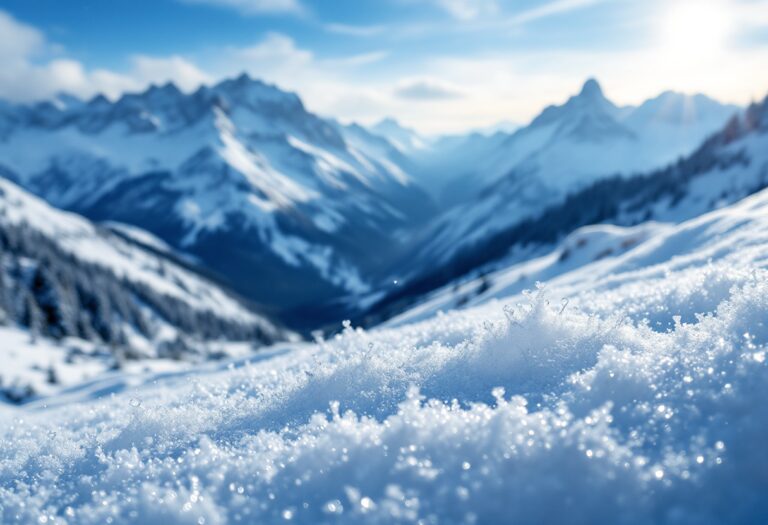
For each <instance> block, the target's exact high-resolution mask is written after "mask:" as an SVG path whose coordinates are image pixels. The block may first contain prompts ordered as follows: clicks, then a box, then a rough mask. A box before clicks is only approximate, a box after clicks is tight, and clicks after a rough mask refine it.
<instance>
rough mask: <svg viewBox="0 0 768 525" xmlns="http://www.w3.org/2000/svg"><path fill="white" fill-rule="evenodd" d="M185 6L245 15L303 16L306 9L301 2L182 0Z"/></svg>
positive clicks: (297, 0)
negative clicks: (190, 5) (229, 11)
mask: <svg viewBox="0 0 768 525" xmlns="http://www.w3.org/2000/svg"><path fill="white" fill-rule="evenodd" d="M180 1H181V2H183V3H185V4H205V5H212V6H217V7H224V8H229V9H235V10H237V11H239V12H240V13H242V14H245V15H259V14H265V13H288V14H303V13H305V12H306V9H305V7H304V6H303V4H301V2H300V1H299V0H180Z"/></svg>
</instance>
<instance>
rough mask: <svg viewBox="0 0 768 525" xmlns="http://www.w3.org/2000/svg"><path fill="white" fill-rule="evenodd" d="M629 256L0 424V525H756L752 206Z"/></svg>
mask: <svg viewBox="0 0 768 525" xmlns="http://www.w3.org/2000/svg"><path fill="white" fill-rule="evenodd" d="M593 233H594V232H593ZM640 233H642V232H638V231H633V232H627V231H621V230H616V231H607V232H602V233H599V234H595V235H592V236H591V237H590V239H591V240H593V241H596V242H597V241H599V243H607V244H611V243H610V242H609V241H610V238H612V237H611V236H612V235H616V236H618V237H617V238H621V239H625V240H626V238H627V235H628V234H631V237H632V238H636V237H637V239H638V241H637V243H632V244H628V243H619V244H620V245H621V246H623V251H621V252H620V253H618V254H617V253H613V254H608V255H605V256H602V257H597V259H598V260H597V261H595V262H588V264H586V265H584V266H580V267H578V266H574V267H573V268H571V269H570V271H566V272H564V273H558V272H556V271H552V272H551V273H550V274H546V278H547V279H549V281H548V282H547V285H546V286H545V287H544V288H540V289H538V290H534V291H533V292H530V293H528V294H517V293H516V291H515V290H514V289H513V288H509V287H507V288H504V285H503V283H502V281H501V280H498V281H497V282H498V283H499V284H498V287H497V288H496V289H495V290H494V292H493V293H492V294H491V295H489V296H488V297H496V298H497V299H495V300H486V302H485V303H484V304H481V305H477V306H475V307H472V308H470V309H467V310H463V311H453V312H450V313H445V314H437V315H436V316H434V317H430V316H429V315H427V314H425V315H424V316H423V319H424V320H423V321H419V322H415V323H411V324H403V325H402V326H397V327H393V328H387V329H382V330H377V331H372V332H365V331H363V330H359V329H354V328H352V327H348V328H347V329H346V330H345V331H344V333H343V334H341V335H339V336H338V337H336V338H334V339H333V340H331V341H327V342H322V343H319V344H316V345H292V346H285V347H276V348H273V349H270V350H268V351H266V352H264V353H262V354H258V355H257V356H254V357H251V358H246V359H239V360H236V361H232V362H230V363H228V364H223V365H206V366H204V367H200V368H195V369H192V370H190V371H187V372H183V373H181V372H179V373H149V374H144V375H138V376H135V377H134V378H133V380H131V381H125V380H123V381H122V382H120V380H119V379H115V378H113V379H112V380H110V381H112V383H107V384H108V385H109V384H111V385H112V387H111V388H102V389H99V388H84V389H79V390H78V389H73V390H71V391H70V392H68V393H67V394H66V395H64V396H59V397H57V398H56V403H55V404H54V402H53V400H49V401H46V400H40V401H38V402H36V403H34V404H31V405H27V406H23V407H21V408H13V407H10V406H2V405H0V440H1V442H2V443H3V445H2V447H0V522H2V523H78V524H89V523H142V524H154V523H162V524H163V525H170V524H176V523H178V524H202V525H205V524H209V525H210V524H223V523H283V522H295V523H311V524H316V523H441V524H443V523H523V524H528V523H530V524H534V523H535V524H539V523H585V524H599V523H612V524H625V523H626V524H630V523H631V524H635V523H637V524H649V523H669V524H688V523H691V524H693V523H696V524H722V523H764V522H765V521H766V519H768V501H767V500H766V499H765V494H764V493H765V487H766V486H768V448H766V446H765V437H766V436H768V415H767V414H768V412H766V410H765V400H766V399H768V363H766V360H765V357H766V346H765V345H766V344H767V343H768V326H766V324H765V321H766V319H768V271H766V270H765V269H764V267H765V266H766V265H767V264H768V193H762V194H759V195H757V196H755V197H752V198H750V199H748V200H746V201H744V202H743V203H741V204H739V205H736V206H734V207H731V208H729V209H726V210H722V211H720V212H715V213H713V214H709V215H707V216H704V217H701V218H699V219H696V220H694V221H691V222H689V223H685V224H682V225H680V226H675V227H666V226H658V227H657V228H655V230H654V231H653V232H651V233H649V234H648V235H645V234H643V235H640ZM587 245H589V242H588V243H587ZM581 246H585V245H584V244H582V245H581ZM594 255H595V256H596V255H602V253H600V254H594ZM570 256H572V257H578V254H570ZM592 258H593V257H592V256H590V257H587V260H588V261H591V260H592ZM558 260H562V257H560V256H557V257H555V258H554V259H553V260H552V261H548V262H547V261H539V262H540V263H541V264H540V266H539V267H538V268H539V270H541V271H544V272H545V273H546V271H545V270H546V268H549V269H553V268H554V266H553V265H556V264H558V262H557V261H558ZM568 260H569V259H568V258H566V259H565V261H564V262H563V263H562V264H565V263H567V261H568ZM585 262H587V261H585ZM569 264H570V263H569ZM509 271H510V272H514V271H515V269H511V270H509ZM547 271H548V270H547ZM510 275H511V274H510ZM516 282H517V280H511V281H510V283H516ZM510 286H511V284H510ZM436 310H439V308H436ZM416 317H417V316H414V319H416ZM116 381H117V382H116Z"/></svg>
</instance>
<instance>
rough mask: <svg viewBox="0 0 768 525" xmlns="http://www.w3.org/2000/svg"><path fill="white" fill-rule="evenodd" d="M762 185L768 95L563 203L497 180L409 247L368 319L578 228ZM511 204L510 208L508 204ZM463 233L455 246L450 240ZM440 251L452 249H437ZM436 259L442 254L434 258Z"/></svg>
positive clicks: (767, 155)
mask: <svg viewBox="0 0 768 525" xmlns="http://www.w3.org/2000/svg"><path fill="white" fill-rule="evenodd" d="M766 186H768V97H767V98H766V99H765V100H763V101H762V102H760V103H754V104H752V105H750V106H749V107H748V108H747V109H746V110H745V111H743V112H740V113H738V114H736V115H734V116H733V117H732V118H731V119H730V120H729V121H728V122H727V124H726V125H725V126H724V127H722V129H721V130H720V131H718V132H717V133H714V134H713V135H711V136H710V137H709V138H708V139H706V140H705V141H704V142H703V143H702V144H701V145H700V146H699V147H698V148H697V149H696V150H695V151H694V152H693V153H692V154H690V155H688V156H686V157H683V158H681V159H679V160H678V161H677V162H674V163H672V164H669V165H668V166H666V167H664V168H660V169H656V170H653V171H650V172H648V173H645V174H637V175H631V176H621V175H616V176H612V177H606V178H601V179H599V180H596V181H594V182H592V183H591V184H589V185H585V186H583V187H581V188H579V189H574V190H573V191H571V192H570V193H568V194H567V195H566V196H565V197H562V196H559V195H558V194H556V193H547V191H550V192H551V189H549V188H547V187H546V186H545V185H543V184H541V183H540V181H539V180H538V179H537V178H536V177H535V176H533V175H529V176H528V177H527V178H510V179H506V180H502V181H500V182H499V183H498V184H497V185H496V186H494V188H493V190H492V191H489V192H488V193H487V194H486V195H484V197H485V198H484V199H483V200H482V204H483V205H484V206H485V207H479V206H478V205H477V204H475V206H474V208H469V207H467V208H459V209H458V210H455V211H452V212H451V213H450V215H449V216H448V217H443V218H442V219H441V223H440V226H439V227H438V228H435V229H433V230H431V231H430V233H429V238H428V240H425V241H424V242H423V243H422V244H421V246H419V247H418V248H415V249H414V252H415V253H417V254H419V255H411V257H410V258H409V260H408V263H410V264H411V265H412V266H411V268H413V271H414V275H415V276H411V277H410V278H408V277H406V278H402V280H403V283H402V284H401V286H400V287H399V288H398V289H397V290H395V291H394V292H392V293H390V294H389V296H388V297H387V298H385V299H384V300H382V301H380V302H379V304H378V305H377V306H375V307H373V309H372V311H376V312H377V314H376V315H374V316H371V317H369V318H368V322H371V323H375V322H379V321H381V319H382V318H388V317H390V316H392V315H397V314H398V313H400V312H402V311H403V310H404V309H407V308H408V307H409V306H410V305H411V304H412V303H414V302H417V303H418V302H421V301H423V300H424V296H425V294H429V293H430V292H432V291H433V290H435V289H437V288H440V287H442V286H445V285H447V284H451V285H452V286H455V284H454V283H461V282H462V280H465V279H467V277H468V276H470V277H471V276H473V275H474V276H475V277H477V274H478V273H487V272H488V271H491V270H492V269H493V268H496V267H498V266H499V265H502V266H503V265H504V264H505V262H504V261H505V259H506V263H507V264H508V263H509V261H510V260H514V261H521V260H523V259H526V258H530V257H531V256H533V255H536V254H537V253H540V252H541V251H542V250H548V249H551V247H552V246H553V244H555V243H557V242H558V241H560V240H561V239H562V238H564V237H565V236H566V235H568V234H569V233H570V232H572V231H573V230H575V229H576V228H579V227H581V226H586V225H590V224H599V223H612V224H617V225H635V224H639V223H642V222H646V221H649V220H656V221H664V222H679V221H683V220H687V219H690V218H693V217H696V216H698V215H700V214H703V213H707V212H709V211H712V210H714V209H717V208H720V207H722V206H726V205H728V204H730V203H733V202H736V201H737V200H739V199H741V198H744V197H745V196H747V195H750V194H752V193H754V192H756V191H759V190H761V189H762V188H765V187H766ZM542 196H544V198H542ZM510 200H514V202H515V203H518V207H517V208H509V207H508V206H509V201H510ZM462 232H463V233H464V236H463V237H462V238H461V239H460V241H461V242H459V241H457V240H456V235H457V233H462ZM451 242H453V243H454V244H457V245H452V244H451ZM443 246H451V248H452V249H451V250H450V251H449V252H445V251H442V252H440V251H439V249H440V248H441V247H443ZM418 249H420V250H421V252H418V251H417V250H418ZM436 253H440V254H441V256H440V257H442V256H443V255H444V254H447V255H445V257H444V258H443V259H441V258H440V257H439V256H438V255H436ZM441 260H442V261H443V262H440V263H437V261H441ZM403 264H405V262H404V263H403ZM425 267H428V270H426V271H424V270H420V268H425Z"/></svg>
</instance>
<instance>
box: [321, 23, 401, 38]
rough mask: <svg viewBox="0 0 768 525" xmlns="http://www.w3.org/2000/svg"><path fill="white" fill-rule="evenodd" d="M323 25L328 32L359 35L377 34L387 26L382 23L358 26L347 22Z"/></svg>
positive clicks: (369, 35) (382, 31) (370, 35)
mask: <svg viewBox="0 0 768 525" xmlns="http://www.w3.org/2000/svg"><path fill="white" fill-rule="evenodd" d="M324 27H325V30H326V31H328V32H330V33H336V34H338V35H348V36H359V37H372V36H378V35H381V34H382V33H384V32H385V31H386V30H387V27H386V26H383V25H372V26H358V25H348V24H326V25H325V26H324Z"/></svg>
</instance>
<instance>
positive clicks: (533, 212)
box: [0, 74, 738, 332]
mask: <svg viewBox="0 0 768 525" xmlns="http://www.w3.org/2000/svg"><path fill="white" fill-rule="evenodd" d="M737 111H738V108H736V107H734V106H730V105H727V104H721V103H718V102H716V101H714V100H712V99H709V98H707V97H705V96H703V95H696V96H686V95H682V94H678V93H672V92H667V93H663V94H662V95H660V96H659V97H656V98H654V99H651V100H649V101H647V102H645V103H643V104H641V105H639V106H637V107H620V106H617V105H615V104H614V103H612V102H611V101H610V100H608V99H607V98H606V96H605V95H604V93H603V91H602V89H601V87H600V86H599V84H598V83H597V82H596V81H595V80H589V81H587V82H586V83H585V84H584V86H583V88H582V90H581V92H580V93H579V94H577V95H575V96H573V97H571V98H570V99H568V100H567V101H566V102H565V103H564V104H562V105H559V106H550V107H548V108H546V109H545V110H544V111H543V112H542V113H541V114H540V115H539V116H537V117H536V118H535V119H533V120H532V122H531V123H530V124H529V125H527V126H524V127H521V128H519V129H517V130H516V131H513V132H505V131H497V132H495V133H473V134H470V135H467V136H453V137H443V138H431V137H422V136H420V135H419V134H418V133H416V132H415V131H413V130H410V129H408V128H406V127H403V126H401V125H400V124H399V123H397V122H396V121H394V120H391V119H389V120H385V121H382V122H380V123H379V124H377V125H374V126H371V127H365V126H362V125H358V124H354V123H353V124H343V123H340V122H337V121H335V120H332V119H329V118H323V117H320V116H318V115H315V114H313V113H312V112H310V111H309V110H307V109H306V107H305V106H304V104H303V103H302V101H301V100H300V99H299V97H298V96H296V95H295V94H293V93H288V92H285V91H282V90H280V89H279V88H277V87H276V86H273V85H269V84H265V83H263V82H261V81H259V80H255V79H252V78H250V77H249V76H247V75H245V74H244V75H241V76H240V77H238V78H234V79H228V80H224V81H222V82H220V83H218V84H216V85H213V86H204V87H201V88H199V89H198V90H197V91H195V92H193V93H184V92H182V91H180V90H179V89H178V88H177V87H176V86H175V85H173V84H172V83H169V84H166V85H163V86H152V87H150V88H149V89H147V90H146V91H144V92H142V93H135V94H126V95H124V96H122V97H121V98H119V99H117V100H114V101H112V100H109V99H107V98H106V97H104V96H96V97H94V98H93V99H91V100H89V101H81V100H79V99H76V98H74V97H71V96H66V95H61V96H59V97H57V98H55V99H54V100H50V101H46V102H41V103H38V104H32V105H15V104H10V103H2V104H0V159H2V160H0V174H1V175H2V176H3V177H4V178H5V179H8V180H10V181H12V182H13V183H15V184H17V185H18V186H20V187H21V188H23V189H24V190H26V191H28V192H31V193H33V194H34V195H36V196H38V197H40V198H42V199H44V200H45V201H47V202H48V203H49V204H50V205H52V206H55V207H57V208H61V209H63V210H67V211H70V212H75V213H77V214H80V215H82V216H83V217H85V218H86V219H87V220H89V221H93V222H94V223H96V224H108V225H111V226H110V227H111V228H112V230H113V231H119V230H120V229H122V231H133V232H137V231H140V232H148V234H149V235H151V236H153V237H155V238H157V239H159V241H158V242H160V241H161V242H162V243H164V245H166V246H167V247H168V250H170V252H172V253H173V254H174V255H173V257H174V258H175V260H177V261H184V264H186V265H188V267H189V268H190V269H191V271H194V272H196V273H198V274H200V275H204V276H206V277H209V278H210V279H211V280H212V281H215V282H216V283H217V285H221V286H224V287H225V288H228V289H231V290H235V291H236V292H237V293H238V294H240V295H241V296H243V297H245V298H246V300H247V301H248V302H250V305H251V306H253V305H256V306H255V308H256V310H257V311H261V312H264V311H266V312H270V313H271V315H272V316H273V317H274V318H275V319H277V320H279V321H280V322H282V323H285V324H286V325H287V326H288V327H290V328H293V329H296V330H300V331H303V332H308V331H310V330H314V329H317V328H322V327H324V326H327V325H328V324H334V323H337V322H339V321H340V320H341V319H344V318H347V317H350V316H362V315H365V314H366V313H368V311H369V310H370V308H371V305H382V304H394V302H393V301H395V299H396V298H402V297H403V296H404V295H407V294H408V293H411V292H413V293H415V294H417V295H419V294H422V293H424V292H425V291H427V290H426V285H425V284H424V283H433V284H434V283H438V281H441V280H445V279H449V278H450V279H454V278H456V277H459V276H461V275H463V274H465V273H466V272H471V271H472V270H473V269H476V268H478V267H479V266H482V265H483V264H486V263H488V262H489V261H492V260H494V259H498V258H499V257H503V256H504V255H505V254H506V253H507V252H508V251H509V250H510V249H513V248H514V247H515V246H516V241H515V242H508V243H506V244H505V242H507V241H505V240H504V241H503V242H501V241H500V239H502V240H503V239H504V236H505V235H508V233H509V232H510V231H513V230H514V228H515V227H519V226H520V225H521V224H532V223H531V221H535V220H536V219H537V218H539V217H541V216H542V213H545V212H547V210H550V209H553V208H556V207H557V206H563V205H566V203H567V202H568V199H569V198H570V197H571V196H573V195H578V194H579V192H584V191H588V189H589V188H592V187H593V186H594V185H595V184H599V183H600V182H602V181H607V180H611V181H613V180H615V179H616V178H617V177H618V178H619V179H621V180H634V179H635V177H638V176H640V175H639V174H641V173H650V172H652V171H653V170H654V169H656V168H660V167H663V166H666V165H669V164H670V163H674V162H675V161H676V160H677V159H679V158H681V157H683V156H685V155H687V154H689V153H690V152H691V151H693V150H694V149H695V148H696V147H697V146H699V145H700V144H701V143H702V142H703V141H704V140H705V139H706V138H707V137H708V136H710V135H711V134H713V133H715V132H716V131H718V130H719V129H721V128H722V127H723V126H724V125H725V123H726V122H727V121H728V119H729V118H730V117H731V116H733V115H734V114H735V113H737ZM19 191H21V190H19ZM589 205H590V204H587V207H589ZM648 205H649V206H652V203H650V202H649V203H648ZM563 227H565V226H563ZM540 229H541V231H540V232H539V233H540V234H541V236H542V239H543V238H544V237H546V235H544V233H543V232H544V231H545V230H553V229H556V230H557V231H558V232H560V233H567V232H564V231H561V229H560V226H558V227H557V228H551V227H547V228H541V227H540ZM137 235H142V233H139V234H137ZM554 240H556V239H551V238H547V242H553V241H554ZM491 243H495V247H494V249H493V250H487V247H488V246H489V245H490V244H491ZM518 244H519V243H518ZM478 250H482V251H487V254H488V256H475V255H477V254H476V252H477V251H478ZM457 261H461V262H458V263H457ZM466 261H471V264H470V263H467V262H466ZM478 265H479V266H478ZM434 276H438V277H439V278H438V279H436V280H435V279H432V278H431V277H434ZM446 282H447V281H446ZM439 284H444V283H439ZM379 313H380V312H379ZM377 315H378V314H377Z"/></svg>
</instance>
